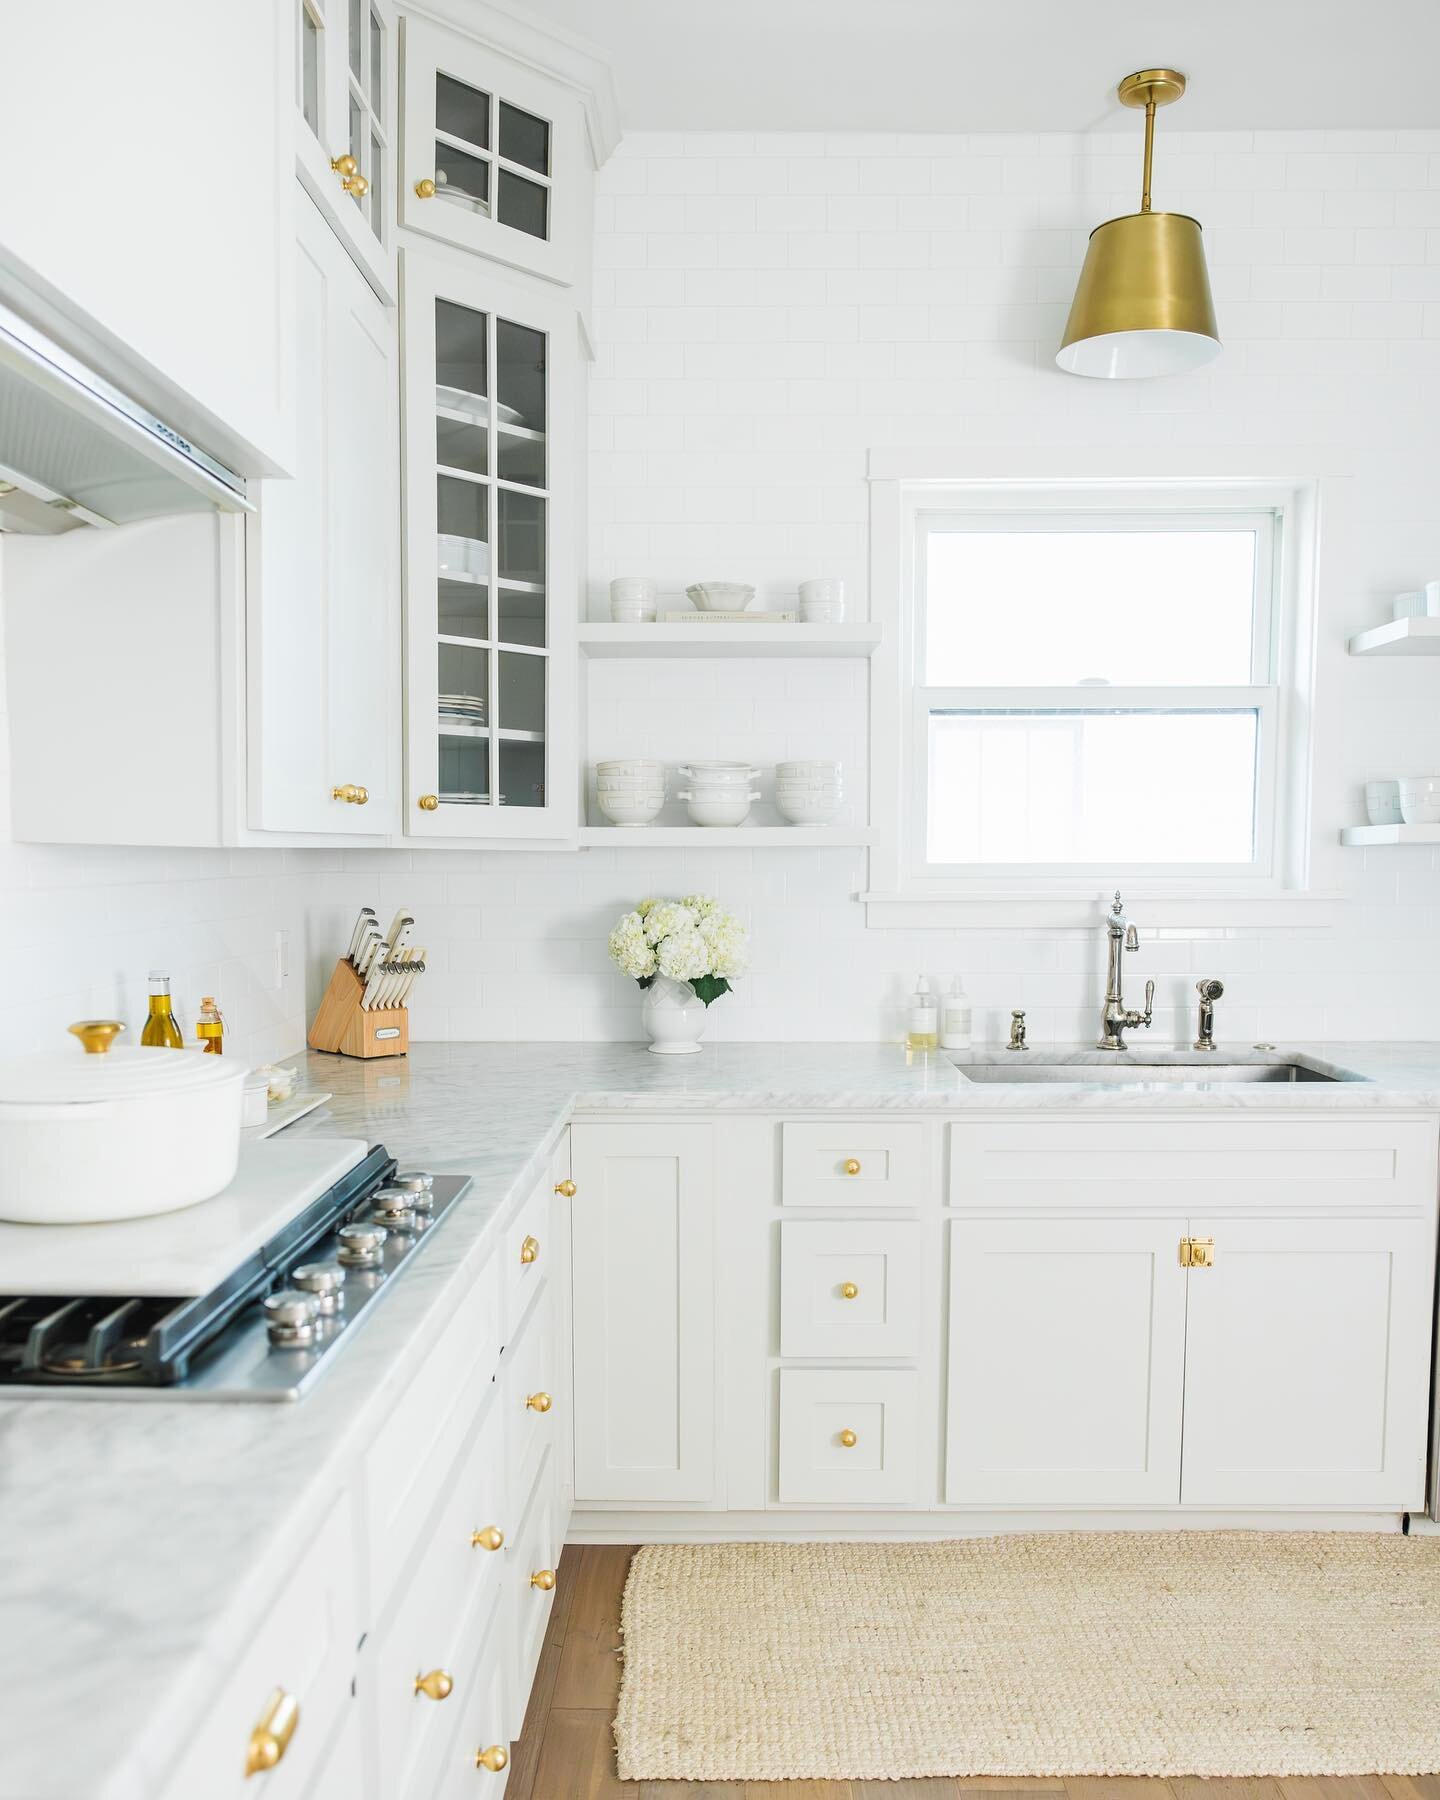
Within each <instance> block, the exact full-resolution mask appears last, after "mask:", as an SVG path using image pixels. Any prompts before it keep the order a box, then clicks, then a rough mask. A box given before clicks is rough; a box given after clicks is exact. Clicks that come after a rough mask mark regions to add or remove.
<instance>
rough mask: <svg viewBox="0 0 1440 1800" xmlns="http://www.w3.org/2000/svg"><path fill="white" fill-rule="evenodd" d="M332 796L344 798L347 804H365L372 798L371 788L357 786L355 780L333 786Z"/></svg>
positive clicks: (338, 798)
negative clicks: (340, 785) (339, 785)
mask: <svg viewBox="0 0 1440 1800" xmlns="http://www.w3.org/2000/svg"><path fill="white" fill-rule="evenodd" d="M330 798H331V799H332V800H343V801H344V802H345V804H346V805H347V806H364V805H365V804H366V803H367V802H368V800H369V798H370V790H369V788H363V787H356V785H355V783H354V782H353V781H347V782H346V783H345V784H344V785H343V786H342V787H333V788H331V790H330Z"/></svg>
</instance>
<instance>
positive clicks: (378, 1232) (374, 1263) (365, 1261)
mask: <svg viewBox="0 0 1440 1800" xmlns="http://www.w3.org/2000/svg"><path fill="white" fill-rule="evenodd" d="M335 1235H336V1237H338V1238H339V1240H340V1261H341V1262H342V1263H344V1264H345V1266H346V1268H349V1269H378V1268H379V1266H380V1262H381V1259H382V1257H383V1256H384V1253H385V1239H386V1238H387V1237H388V1236H389V1235H390V1234H389V1232H387V1231H386V1229H385V1227H384V1226H383V1225H342V1226H341V1227H340V1229H339V1231H337V1232H336V1233H335Z"/></svg>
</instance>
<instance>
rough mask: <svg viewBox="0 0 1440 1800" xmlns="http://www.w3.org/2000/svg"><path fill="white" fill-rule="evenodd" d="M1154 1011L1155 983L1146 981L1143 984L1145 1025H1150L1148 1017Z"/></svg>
mask: <svg viewBox="0 0 1440 1800" xmlns="http://www.w3.org/2000/svg"><path fill="white" fill-rule="evenodd" d="M1154 1011H1155V983H1154V982H1153V981H1147V982H1146V983H1145V1023H1146V1024H1147V1025H1148V1024H1149V1023H1150V1017H1151V1014H1152V1013H1153V1012H1154Z"/></svg>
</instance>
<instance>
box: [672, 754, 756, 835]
mask: <svg viewBox="0 0 1440 1800" xmlns="http://www.w3.org/2000/svg"><path fill="white" fill-rule="evenodd" d="M680 773H681V774H682V775H688V776H689V777H690V786H689V787H688V788H686V789H685V790H684V792H682V793H681V795H680V798H681V799H682V800H683V801H684V802H685V810H686V811H687V812H688V813H689V815H690V820H691V823H692V824H695V825H743V824H744V823H745V821H746V819H747V818H748V817H749V815H750V802H751V801H752V800H758V799H759V798H760V795H759V793H758V791H757V792H752V790H751V787H750V783H751V782H752V781H753V780H754V779H755V777H756V776H757V775H758V774H759V773H760V771H759V770H758V769H756V768H752V767H751V765H750V764H749V763H741V762H697V763H686V764H684V765H683V766H682V768H681V770H680Z"/></svg>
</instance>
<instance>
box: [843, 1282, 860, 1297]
mask: <svg viewBox="0 0 1440 1800" xmlns="http://www.w3.org/2000/svg"><path fill="white" fill-rule="evenodd" d="M859 1292H860V1290H859V1288H858V1287H856V1285H855V1283H854V1282H853V1281H842V1282H841V1283H840V1298H841V1299H842V1300H854V1299H855V1298H856V1297H857V1295H858V1294H859Z"/></svg>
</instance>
